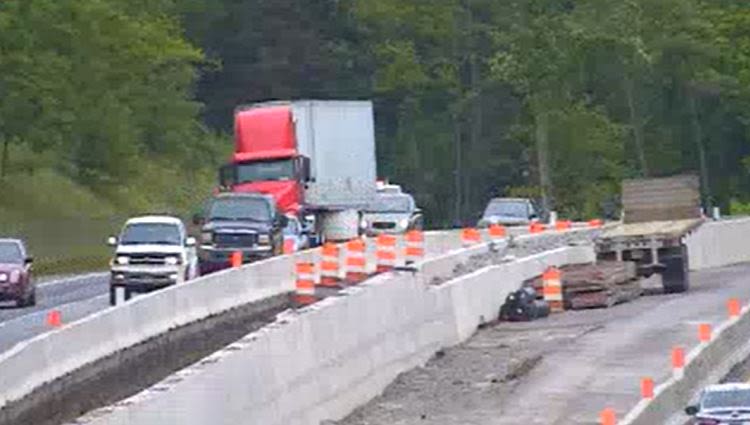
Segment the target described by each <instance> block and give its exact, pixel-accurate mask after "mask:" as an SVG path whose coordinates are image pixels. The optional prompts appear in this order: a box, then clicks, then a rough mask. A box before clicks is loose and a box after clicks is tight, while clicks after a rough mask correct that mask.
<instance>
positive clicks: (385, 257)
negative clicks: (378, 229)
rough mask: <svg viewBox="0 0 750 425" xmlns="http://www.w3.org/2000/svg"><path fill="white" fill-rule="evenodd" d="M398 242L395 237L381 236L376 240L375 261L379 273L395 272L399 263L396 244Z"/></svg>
mask: <svg viewBox="0 0 750 425" xmlns="http://www.w3.org/2000/svg"><path fill="white" fill-rule="evenodd" d="M397 242H398V240H397V239H396V237H395V236H393V235H379V236H378V237H377V239H375V247H376V248H375V260H376V263H375V264H376V270H377V272H378V273H383V272H387V271H389V270H393V268H394V267H396V265H397V264H396V263H397V261H398V252H397V249H396V243H397Z"/></svg>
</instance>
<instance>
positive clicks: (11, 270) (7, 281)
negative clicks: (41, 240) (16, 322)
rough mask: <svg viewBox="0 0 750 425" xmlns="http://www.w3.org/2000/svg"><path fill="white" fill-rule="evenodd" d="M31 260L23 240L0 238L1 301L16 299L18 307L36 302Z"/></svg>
mask: <svg viewBox="0 0 750 425" xmlns="http://www.w3.org/2000/svg"><path fill="white" fill-rule="evenodd" d="M31 261H32V260H31V257H30V256H29V254H28V253H27V251H26V246H24V244H23V242H22V241H20V240H18V239H0V301H15V302H16V305H18V307H26V306H33V305H35V304H36V286H35V285H34V281H33V280H32V278H31Z"/></svg>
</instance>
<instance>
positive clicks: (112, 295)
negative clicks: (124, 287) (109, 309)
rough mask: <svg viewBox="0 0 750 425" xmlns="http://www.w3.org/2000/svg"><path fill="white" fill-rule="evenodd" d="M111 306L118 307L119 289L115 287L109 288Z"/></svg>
mask: <svg viewBox="0 0 750 425" xmlns="http://www.w3.org/2000/svg"><path fill="white" fill-rule="evenodd" d="M109 305H112V306H114V305H117V288H115V287H114V286H110V287H109Z"/></svg>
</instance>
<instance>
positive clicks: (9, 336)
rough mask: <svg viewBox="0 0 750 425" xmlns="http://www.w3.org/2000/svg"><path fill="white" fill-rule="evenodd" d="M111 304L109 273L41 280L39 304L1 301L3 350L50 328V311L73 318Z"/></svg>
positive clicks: (1, 342) (68, 319) (0, 340)
mask: <svg viewBox="0 0 750 425" xmlns="http://www.w3.org/2000/svg"><path fill="white" fill-rule="evenodd" d="M107 307H109V279H108V274H107V273H92V274H85V275H79V276H72V277H66V278H60V279H54V280H47V281H43V282H40V283H38V286H37V305H36V306H34V307H27V308H16V307H15V306H14V305H13V303H2V304H0V353H2V352H3V351H5V350H8V349H9V348H11V347H13V346H14V345H15V344H17V343H18V342H21V341H23V340H26V339H29V338H32V337H34V336H36V335H38V334H41V333H44V332H47V331H49V330H50V327H49V326H48V325H47V313H48V312H49V311H50V310H52V309H57V310H59V311H60V313H61V316H62V320H63V322H72V321H75V320H78V319H80V318H83V317H85V316H88V315H90V314H92V313H95V312H97V311H99V310H103V309H105V308H107Z"/></svg>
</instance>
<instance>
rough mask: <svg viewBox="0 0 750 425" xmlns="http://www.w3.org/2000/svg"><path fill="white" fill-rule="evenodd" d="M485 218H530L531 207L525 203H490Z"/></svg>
mask: <svg viewBox="0 0 750 425" xmlns="http://www.w3.org/2000/svg"><path fill="white" fill-rule="evenodd" d="M484 216H485V217H492V216H504V217H518V218H528V217H529V207H528V205H527V204H526V203H525V202H507V201H501V202H490V204H489V205H488V206H487V209H486V210H485V211H484Z"/></svg>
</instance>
